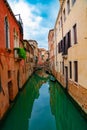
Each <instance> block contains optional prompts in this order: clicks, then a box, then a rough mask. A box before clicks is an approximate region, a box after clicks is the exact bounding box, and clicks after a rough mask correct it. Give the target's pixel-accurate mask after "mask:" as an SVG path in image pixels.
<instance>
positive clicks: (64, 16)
mask: <svg viewBox="0 0 87 130" xmlns="http://www.w3.org/2000/svg"><path fill="white" fill-rule="evenodd" d="M63 18H64V21H65V20H66V12H65V9H64V11H63Z"/></svg>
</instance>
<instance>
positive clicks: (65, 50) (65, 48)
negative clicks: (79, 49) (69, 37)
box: [63, 36, 67, 55]
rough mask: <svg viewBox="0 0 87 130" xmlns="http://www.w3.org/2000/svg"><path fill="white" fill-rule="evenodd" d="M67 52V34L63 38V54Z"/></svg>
mask: <svg viewBox="0 0 87 130" xmlns="http://www.w3.org/2000/svg"><path fill="white" fill-rule="evenodd" d="M66 54H67V43H66V36H65V37H64V38H63V55H66Z"/></svg>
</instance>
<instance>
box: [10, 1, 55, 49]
mask: <svg viewBox="0 0 87 130" xmlns="http://www.w3.org/2000/svg"><path fill="white" fill-rule="evenodd" d="M8 2H9V3H10V5H11V8H12V10H13V12H14V14H21V18H22V20H23V25H24V39H34V40H36V41H37V42H38V44H39V47H44V48H46V49H47V46H48V45H47V44H48V31H49V29H51V28H53V27H54V24H55V20H54V19H55V18H56V16H57V14H56V12H57V9H56V12H55V11H54V10H55V7H57V5H56V3H55V2H54V0H53V3H51V4H50V5H49V6H48V5H42V4H37V5H31V4H29V3H27V2H25V1H24V0H19V1H18V0H14V1H12V0H8ZM44 10H45V11H46V13H47V15H48V16H47V18H45V17H43V15H42V14H41V13H42V11H44ZM53 22H54V23H53Z"/></svg>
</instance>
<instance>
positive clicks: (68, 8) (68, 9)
mask: <svg viewBox="0 0 87 130" xmlns="http://www.w3.org/2000/svg"><path fill="white" fill-rule="evenodd" d="M69 12H70V0H68V1H67V13H68V14H69Z"/></svg>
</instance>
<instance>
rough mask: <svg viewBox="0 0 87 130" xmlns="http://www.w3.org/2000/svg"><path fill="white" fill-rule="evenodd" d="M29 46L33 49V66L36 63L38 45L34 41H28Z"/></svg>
mask: <svg viewBox="0 0 87 130" xmlns="http://www.w3.org/2000/svg"><path fill="white" fill-rule="evenodd" d="M28 42H29V44H30V45H31V46H32V48H33V49H34V59H33V60H34V62H35V64H36V63H37V61H38V43H37V41H35V40H28Z"/></svg>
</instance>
